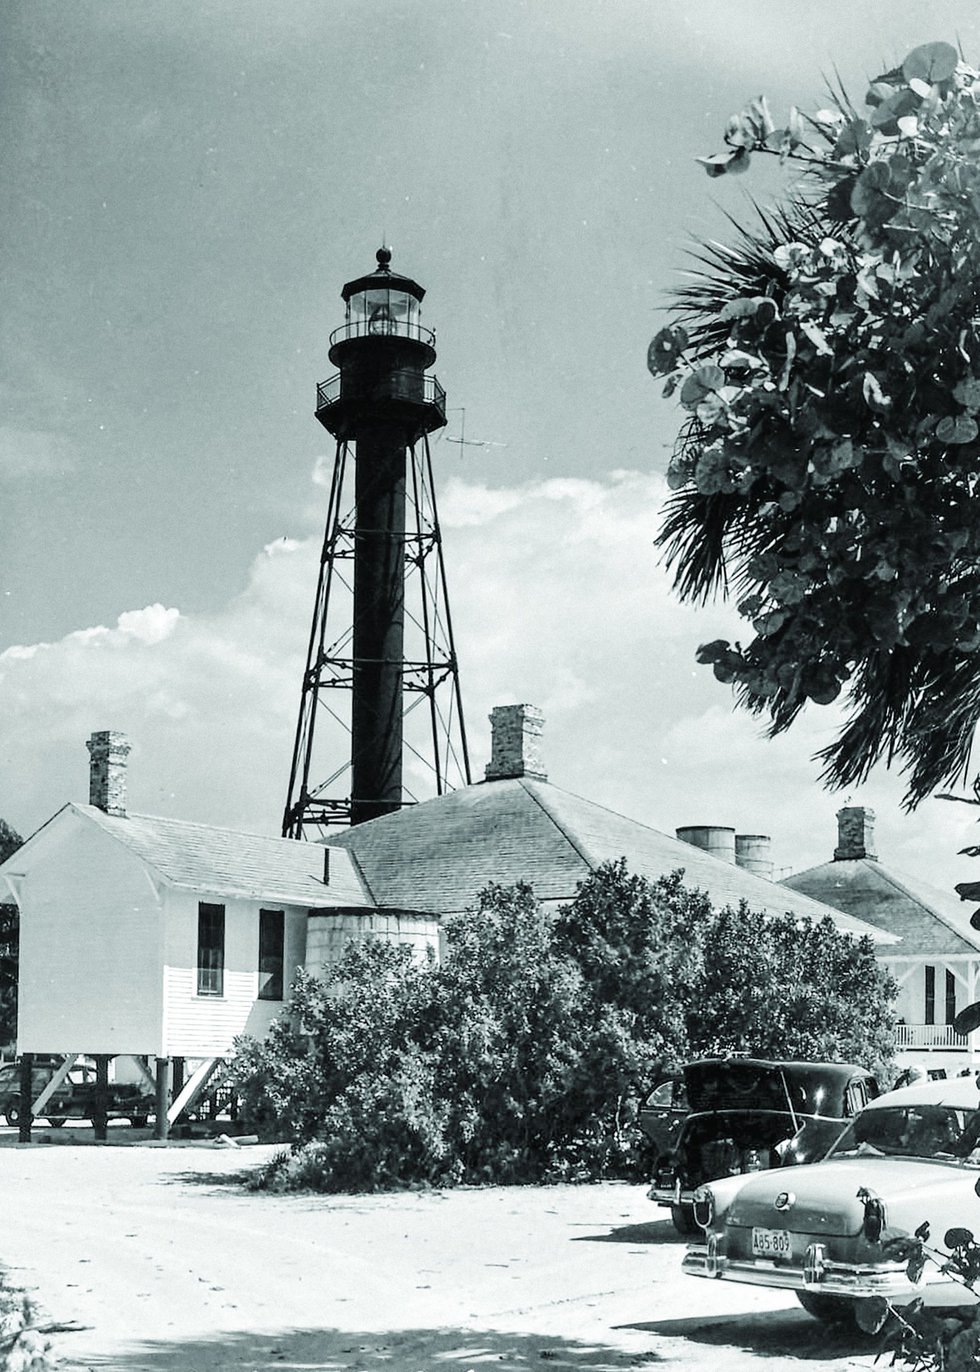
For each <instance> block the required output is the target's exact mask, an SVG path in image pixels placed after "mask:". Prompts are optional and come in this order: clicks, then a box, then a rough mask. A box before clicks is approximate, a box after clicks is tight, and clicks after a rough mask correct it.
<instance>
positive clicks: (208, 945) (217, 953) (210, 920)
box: [197, 901, 225, 996]
mask: <svg viewBox="0 0 980 1372" xmlns="http://www.w3.org/2000/svg"><path fill="white" fill-rule="evenodd" d="M224 993H225V907H224V906H223V905H208V904H207V903H206V902H205V901H201V903H200V904H199V905H198V907H197V994H198V995H199V996H223V995H224Z"/></svg>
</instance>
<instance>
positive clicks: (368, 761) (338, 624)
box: [282, 247, 470, 838]
mask: <svg viewBox="0 0 980 1372" xmlns="http://www.w3.org/2000/svg"><path fill="white" fill-rule="evenodd" d="M390 262H391V250H390V249H389V248H387V247H382V248H380V249H379V250H378V253H377V263H378V265H377V268H376V270H375V271H373V272H371V273H369V274H368V275H366V276H362V277H358V278H357V279H356V280H354V281H348V282H347V284H346V285H345V286H344V288H343V291H342V292H341V294H342V297H343V299H344V301H345V304H346V307H347V313H346V320H345V323H344V324H342V325H341V327H340V328H338V329H335V330H334V332H333V333H332V334H331V335H330V354H329V355H330V360H331V362H333V363H334V365H335V366H337V367H338V368H339V370H338V371H337V372H336V374H335V375H333V376H331V377H329V378H328V379H327V380H326V381H323V382H321V383H320V385H319V386H318V387H317V404H316V417H317V419H318V420H319V421H320V423H321V424H322V425H323V426H324V428H326V429H327V430H328V431H329V432H330V433H331V434H332V435H333V436H334V437H335V438H336V440H337V451H336V457H335V461H334V469H333V477H332V481H331V488H330V498H329V504H328V509H327V522H326V531H325V534H324V542H323V552H322V555H321V559H320V576H319V581H318V585H317V592H316V600H315V603H314V610H313V621H312V625H311V628H310V638H309V648H308V652H307V659H306V668H305V670H304V673H303V683H302V690H301V696H300V708H299V718H298V721H297V726H296V738H295V743H294V747H293V760H292V767H291V770H290V777H289V791H288V795H287V799H286V807H285V811H284V815H283V828H282V832H283V834H284V836H286V837H287V838H304V837H307V836H309V835H310V833H311V831H316V833H317V834H319V833H321V832H322V831H323V829H324V828H325V827H326V826H328V825H331V824H344V823H350V824H360V823H362V822H364V821H365V820H370V819H374V818H376V817H377V816H379V815H383V814H387V813H389V812H390V811H392V810H397V809H399V808H400V807H401V806H402V805H403V804H404V803H405V802H406V801H411V800H413V799H415V798H416V792H417V789H418V787H419V786H420V785H422V784H424V785H426V786H428V787H429V788H430V789H431V790H434V791H435V793H436V794H437V795H441V794H443V793H444V792H445V791H447V790H452V789H453V788H454V785H469V782H470V766H469V754H468V750H467V744H466V732H465V726H464V722H463V707H462V698H461V695H460V689H459V667H458V662H457V658H456V649H455V643H454V639H453V629H452V619H451V616H450V611H449V598H448V592H447V585H446V572H445V565H444V561H443V555H442V536H441V532H440V529H439V519H438V513H437V510H436V499H435V486H434V482H433V478H432V459H431V454H430V451H429V434H430V433H432V432H434V431H435V430H437V429H441V428H443V427H444V426H445V423H446V394H445V391H444V390H443V389H442V387H441V386H440V385H439V382H438V381H437V380H436V378H435V377H434V376H432V375H431V374H430V373H429V371H428V369H429V368H430V367H431V366H432V364H433V362H434V361H435V358H436V351H435V335H434V333H433V332H432V331H431V330H430V329H427V328H425V327H424V326H423V325H422V323H421V322H420V314H421V303H422V297H423V296H424V294H425V292H424V290H423V289H422V287H421V286H420V285H419V284H418V283H417V282H415V281H412V280H411V279H410V278H409V277H407V276H399V275H397V274H396V273H394V272H392V270H391V267H390V265H389V264H390ZM352 469H353V470H352ZM423 703H425V704H426V705H427V707H428V708H427V710H423V711H421V712H420V714H419V715H418V716H417V717H416V718H413V719H410V718H409V717H410V716H414V712H415V710H416V707H417V706H419V705H421V704H423ZM327 726H330V727H329V729H328V727H327ZM327 732H329V733H330V735H331V738H332V740H333V747H332V748H327V747H325V746H324V734H325V733H327ZM406 755H407V759H408V762H409V770H410V771H411V772H412V777H413V784H412V785H411V786H410V785H407V784H406V781H405V776H404V772H405V770H406V769H405V767H404V762H405V760H406ZM347 778H349V790H348V791H347V792H346V794H343V793H342V794H338V793H337V792H338V790H339V789H340V788H341V785H342V781H343V780H346V779H347Z"/></svg>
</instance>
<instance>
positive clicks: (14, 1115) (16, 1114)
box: [4, 1105, 21, 1129]
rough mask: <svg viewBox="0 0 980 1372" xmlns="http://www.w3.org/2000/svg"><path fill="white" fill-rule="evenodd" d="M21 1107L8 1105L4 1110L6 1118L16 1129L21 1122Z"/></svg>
mask: <svg viewBox="0 0 980 1372" xmlns="http://www.w3.org/2000/svg"><path fill="white" fill-rule="evenodd" d="M20 1116H21V1109H20V1106H19V1105H8V1106H7V1108H6V1110H5V1111H4V1119H5V1120H6V1121H7V1123H8V1124H9V1125H10V1126H11V1127H12V1128H14V1129H16V1128H17V1127H18V1125H19V1124H20Z"/></svg>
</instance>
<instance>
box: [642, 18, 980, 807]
mask: <svg viewBox="0 0 980 1372" xmlns="http://www.w3.org/2000/svg"><path fill="white" fill-rule="evenodd" d="M759 155H763V156H772V157H777V158H779V159H780V160H781V161H782V162H783V163H784V164H785V166H786V167H787V168H788V169H795V170H796V172H797V173H798V174H797V175H796V177H795V179H794V182H793V184H792V185H791V187H790V188H789V190H788V193H787V197H786V199H785V201H784V202H783V203H781V204H780V205H778V206H776V207H775V208H772V209H769V210H760V211H759V212H758V216H759V217H758V223H757V224H755V225H754V226H753V227H751V228H745V227H739V226H735V232H734V234H733V237H732V240H731V241H730V242H728V243H724V244H715V243H712V244H705V245H703V246H702V247H701V249H700V250H698V253H697V258H698V261H697V264H696V270H695V271H694V272H693V273H692V274H691V276H690V279H689V281H688V284H686V285H684V286H682V287H681V288H680V289H678V290H677V291H676V292H675V295H674V299H673V301H672V306H673V310H672V322H671V323H670V324H669V325H668V327H666V328H664V329H662V330H661V331H660V332H659V333H658V334H657V336H656V337H655V338H654V339H653V341H652V343H651V345H650V350H649V365H650V369H651V370H652V371H653V372H654V373H655V374H657V375H660V376H663V377H664V378H666V383H665V393H667V394H675V393H676V394H677V396H678V398H679V401H680V405H681V406H682V408H683V410H684V419H683V423H682V426H681V429H680V433H679V436H678V439H677V442H676V445H675V450H674V453H673V457H672V460H671V463H670V467H669V471H668V480H669V484H670V487H671V489H672V495H671V497H670V499H669V501H668V503H667V507H666V510H665V513H664V517H663V522H662V526H661V528H660V531H659V535H658V541H659V543H660V544H661V546H662V547H663V548H664V550H665V556H666V559H667V562H668V564H669V565H670V566H671V567H672V568H673V571H674V576H675V589H676V591H677V592H678V594H679V595H680V596H681V597H682V598H684V599H687V600H692V601H695V602H703V601H705V600H706V599H708V598H709V597H711V596H712V595H715V594H717V593H723V594H730V595H732V596H733V597H734V598H735V600H736V603H737V608H738V613H739V615H740V616H741V617H742V618H743V619H744V620H745V621H747V624H748V625H749V626H750V629H751V635H750V636H749V637H748V639H747V641H746V642H745V643H744V644H743V643H740V642H728V641H725V640H717V641H715V642H713V643H707V644H704V645H702V647H701V648H700V649H699V660H700V661H702V662H704V663H710V664H712V666H713V668H714V672H715V675H716V676H717V677H718V678H719V680H721V681H723V682H728V683H731V684H732V685H733V686H734V688H735V692H736V698H737V699H738V701H739V702H740V703H741V704H742V705H744V706H746V707H748V708H749V709H750V710H752V711H754V712H756V713H758V714H760V715H765V716H767V717H768V722H769V729H770V732H771V733H773V734H775V733H778V732H780V731H782V730H784V729H786V728H788V727H789V726H790V725H791V724H792V723H793V721H794V720H795V719H796V718H797V717H798V716H799V713H800V711H801V709H803V707H804V706H805V705H806V703H807V702H808V701H809V702H814V703H816V704H827V703H829V702H831V701H834V700H836V699H838V697H840V698H841V703H842V705H843V707H844V722H843V724H842V727H841V730H840V732H839V734H838V736H837V738H836V739H835V741H834V742H833V743H832V744H831V745H830V746H829V747H827V748H826V749H825V750H824V752H823V753H822V754H821V758H822V761H823V763H824V767H825V770H824V776H825V779H826V780H827V781H828V783H829V784H831V785H835V786H844V785H852V784H854V783H856V782H859V781H861V780H863V779H864V777H865V776H866V775H867V773H868V771H869V770H870V768H871V767H872V766H873V765H874V764H875V763H876V762H877V761H879V760H880V759H884V760H886V761H887V762H889V763H891V762H895V763H898V764H899V765H901V766H902V767H903V768H904V769H905V771H906V773H907V781H908V787H907V803H908V804H910V805H915V804H916V803H917V802H918V801H920V800H921V799H923V798H924V797H925V796H926V795H928V794H930V793H931V792H932V791H933V790H935V789H936V787H937V786H939V785H941V784H943V783H949V782H950V781H952V780H954V779H958V778H960V777H962V776H963V775H964V774H965V772H966V770H967V769H968V767H969V758H970V750H971V745H972V741H973V736H974V731H975V727H976V724H977V720H978V717H980V519H978V518H977V501H978V498H980V492H978V483H980V299H978V290H980V72H978V70H977V69H975V68H973V67H971V66H970V65H968V64H967V63H966V62H965V61H963V60H962V59H961V57H960V54H959V53H958V52H957V50H956V49H955V48H954V47H952V46H951V45H949V44H948V43H930V44H927V45H925V46H923V47H919V48H916V49H915V50H914V51H913V52H912V53H910V54H909V55H908V57H907V58H906V59H905V61H904V62H903V63H902V64H901V66H899V67H896V68H894V69H893V70H891V71H887V72H885V73H883V74H882V75H881V76H879V77H877V78H876V79H875V80H874V81H873V82H872V83H871V85H870V88H869V89H868V91H867V94H866V96H865V98H864V103H863V106H862V107H861V108H860V109H859V108H857V107H856V106H855V105H854V104H853V103H852V102H851V100H850V98H849V96H848V95H847V93H846V92H845V91H844V90H843V88H837V89H835V90H832V91H831V92H830V94H829V96H828V105H827V108H824V109H820V110H817V111H816V112H814V113H809V114H805V113H802V112H801V111H799V110H793V111H791V112H790V115H789V117H788V119H787V120H786V121H785V124H784V126H783V127H779V128H777V127H776V126H775V124H774V121H773V119H772V116H771V114H770V111H769V108H768V106H767V103H766V101H765V100H764V99H756V100H753V101H752V102H751V103H750V104H749V105H748V106H747V107H746V109H744V110H743V111H742V112H741V113H739V114H737V115H735V116H733V118H732V119H731V120H729V123H728V126H727V128H726V130H725V137H724V148H723V150H722V151H721V152H719V153H715V154H712V155H711V156H708V157H705V158H702V159H700V160H701V162H702V163H703V165H704V166H705V168H706V170H707V172H708V173H709V175H711V176H720V175H730V174H732V173H740V172H745V171H746V170H747V169H748V168H749V165H750V162H751V160H752V159H753V158H754V157H756V156H759Z"/></svg>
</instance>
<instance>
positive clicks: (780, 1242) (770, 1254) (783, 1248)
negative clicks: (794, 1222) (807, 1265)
mask: <svg viewBox="0 0 980 1372" xmlns="http://www.w3.org/2000/svg"><path fill="white" fill-rule="evenodd" d="M752 1255H753V1257H756V1258H789V1257H792V1255H793V1245H792V1244H791V1243H790V1241H789V1231H788V1230H787V1229H753V1230H752Z"/></svg>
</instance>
